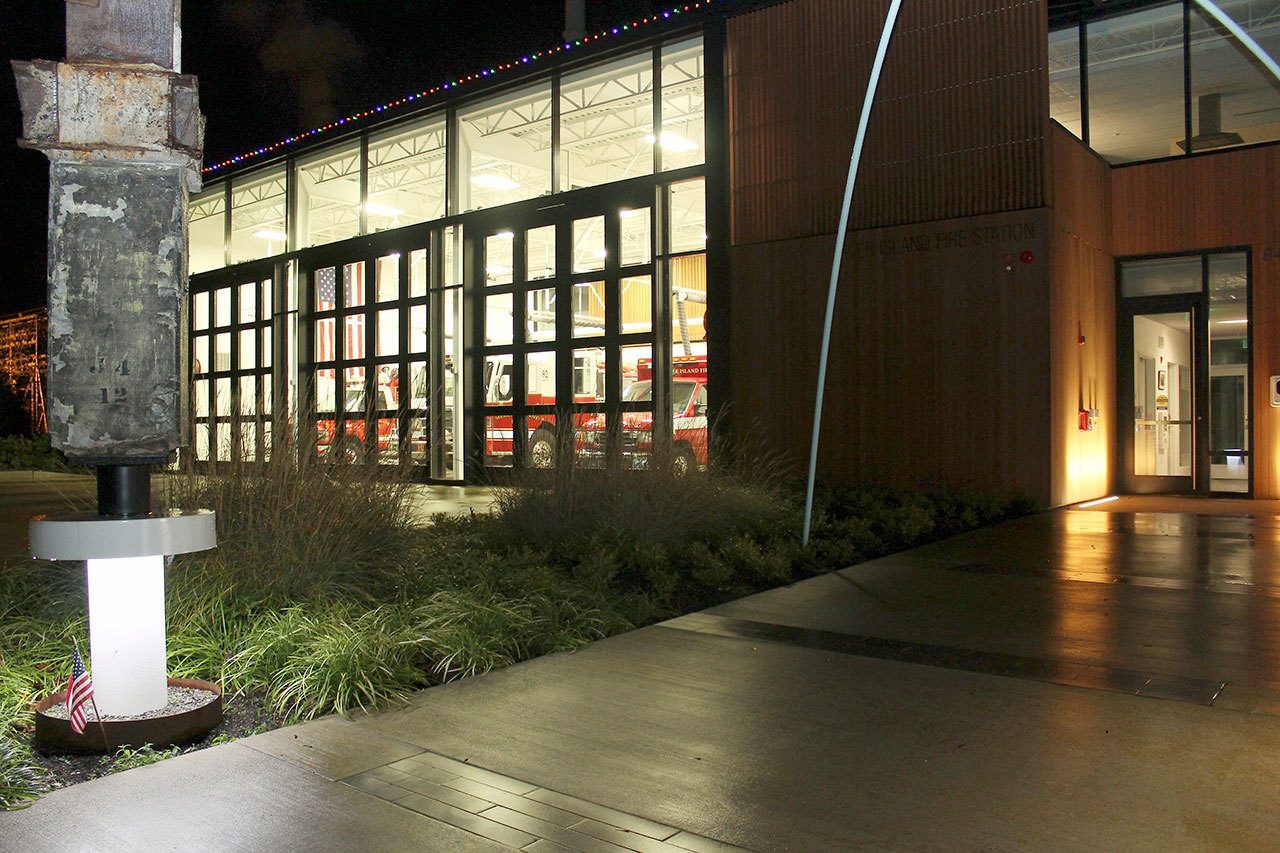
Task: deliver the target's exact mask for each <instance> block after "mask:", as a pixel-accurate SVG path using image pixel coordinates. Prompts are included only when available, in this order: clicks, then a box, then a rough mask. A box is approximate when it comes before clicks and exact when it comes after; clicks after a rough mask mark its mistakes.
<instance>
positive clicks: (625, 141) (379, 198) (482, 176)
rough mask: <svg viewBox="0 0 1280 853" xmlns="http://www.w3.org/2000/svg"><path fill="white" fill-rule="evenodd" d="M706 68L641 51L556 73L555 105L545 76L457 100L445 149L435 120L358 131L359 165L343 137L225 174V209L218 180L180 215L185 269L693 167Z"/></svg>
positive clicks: (699, 148)
mask: <svg viewBox="0 0 1280 853" xmlns="http://www.w3.org/2000/svg"><path fill="white" fill-rule="evenodd" d="M703 66H704V56H703V45H702V39H701V38H700V37H699V38H692V39H686V40H684V41H680V42H676V43H672V44H669V45H665V46H663V47H661V48H660V49H654V48H645V49H643V50H641V51H637V52H636V53H634V54H632V55H630V56H627V57H623V58H621V59H617V60H613V61H611V62H607V63H604V64H601V65H597V66H594V67H591V68H588V69H585V70H581V71H573V72H566V73H564V74H560V75H558V76H557V81H556V82H558V85H559V98H558V100H556V101H555V102H554V103H553V97H552V91H553V80H551V79H547V80H544V81H541V82H538V83H534V84H530V85H526V86H523V87H520V88H518V89H515V90H513V91H511V92H505V93H502V94H500V95H494V96H491V97H489V98H486V99H484V100H481V101H478V102H472V103H467V102H464V103H462V104H461V105H460V106H459V107H458V109H457V114H456V122H457V142H456V150H454V151H452V152H451V151H449V150H448V144H447V143H448V138H449V133H448V120H447V114H446V113H445V112H444V111H439V112H436V113H434V114H431V115H428V116H427V117H425V118H417V119H414V120H411V121H404V122H397V123H395V124H393V125H391V126H390V127H387V128H385V129H382V130H377V131H372V132H370V133H368V136H367V143H365V145H366V146H367V153H366V154H364V155H362V153H361V151H362V142H361V140H360V139H347V140H344V141H341V142H338V143H334V144H331V145H328V146H325V147H323V148H320V149H318V150H316V151H314V152H311V153H309V154H307V155H305V156H303V157H301V158H299V159H298V160H297V161H296V163H295V164H294V167H293V169H292V170H291V171H286V169H285V167H284V166H283V165H277V166H272V167H268V168H266V169H264V170H260V171H256V172H250V173H247V174H245V175H241V176H235V177H233V178H231V181H232V184H233V186H232V189H231V196H232V202H231V210H230V211H228V210H227V209H226V207H227V206H226V197H225V196H226V189H227V187H226V182H225V181H221V182H218V183H214V184H210V185H209V186H208V187H207V188H206V189H205V191H204V192H202V193H200V194H198V195H196V196H193V197H192V199H191V203H190V207H189V211H190V217H191V230H190V243H189V246H190V253H191V272H192V274H196V273H202V272H207V271H210V270H214V269H219V268H221V267H223V266H226V265H227V263H228V262H229V263H231V264H238V263H244V262H247V261H252V260H257V259H259V258H264V257H270V256H273V255H276V254H280V253H282V252H284V251H286V250H287V249H295V250H296V249H305V248H308V247H311V246H320V245H324V244H326V243H334V242H338V241H340V240H345V239H348V238H350V237H354V236H357V235H360V234H373V233H376V232H379V231H386V230H391V229H395V228H401V227H404V226H407V225H413V224H416V223H419V222H430V221H433V220H436V219H440V218H442V217H444V216H446V215H448V214H458V213H465V212H468V211H474V210H482V209H487V208H491V207H497V206H500V205H504V204H510V203H512V202H517V201H522V200H525V199H529V198H535V197H538V196H543V195H549V194H551V193H552V192H553V191H554V192H562V191H567V190H573V189H580V188H583V187H590V186H597V185H599V184H604V183H610V182H613V181H620V180H626V179H628V178H634V177H638V176H643V175H650V174H654V173H655V172H657V171H671V170H674V169H681V168H685V167H689V166H698V165H701V164H702V163H703V162H704V161H705V152H704V147H705V138H704V137H705V121H704V101H705V96H704V93H703V88H704V86H703V83H704V80H703V76H704V68H703ZM655 77H656V78H657V81H658V85H655ZM659 88H660V89H661V92H662V94H661V99H660V100H661V103H660V104H659V105H658V109H657V111H658V114H659V118H658V123H657V126H655V122H654V112H655V104H654V99H655V92H656V91H657V89H659ZM553 142H554V143H556V144H557V145H558V149H557V150H558V153H555V152H553ZM553 156H554V157H555V158H557V163H556V169H555V170H553V168H552V165H553V163H552V160H553ZM553 171H554V173H556V174H558V178H557V181H558V185H554V186H553V178H552V176H553ZM290 191H292V192H293V194H294V202H293V207H292V209H291V210H286V206H287V205H286V199H287V198H288V192H290ZM228 213H229V214H230V220H231V221H230V223H228V221H227V217H228ZM228 227H229V228H230V232H231V239H230V245H229V246H228V245H227V239H226V233H227V229H228ZM282 235H283V236H282ZM228 249H229V258H228V252H227V250H228Z"/></svg>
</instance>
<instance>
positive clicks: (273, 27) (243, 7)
mask: <svg viewBox="0 0 1280 853" xmlns="http://www.w3.org/2000/svg"><path fill="white" fill-rule="evenodd" d="M669 5H672V4H671V3H658V2H652V0H587V4H586V6H587V31H588V32H592V31H595V30H599V29H602V28H604V27H606V26H611V25H613V24H614V23H617V22H620V21H622V20H623V19H624V18H628V17H634V16H643V15H645V14H648V13H650V12H653V11H655V10H658V9H662V8H666V7H667V6H669ZM182 13H183V14H182V19H183V20H182V51H183V57H182V66H183V68H182V70H183V71H184V72H186V73H188V74H195V75H196V76H198V77H199V78H200V101H201V106H202V109H203V112H204V114H205V116H206V118H207V119H208V126H207V128H206V131H205V162H206V163H215V162H219V161H221V160H224V159H226V158H227V157H229V156H232V155H234V154H239V153H242V152H243V151H245V150H247V149H249V148H253V147H258V146H261V145H266V144H270V143H273V142H276V141H277V140H279V139H281V138H283V137H285V136H291V135H293V134H295V133H298V132H300V131H303V130H307V129H309V128H312V127H315V126H316V125H320V124H324V123H326V122H328V121H329V120H331V119H333V118H337V117H340V116H343V115H347V114H349V113H352V112H355V111H357V110H363V109H366V108H368V107H371V106H374V105H376V104H379V103H384V102H386V101H390V100H395V99H397V98H399V97H400V96H402V95H405V94H408V93H410V92H418V91H421V90H423V89H427V88H430V87H432V86H435V85H437V84H439V83H441V82H444V81H445V80H449V79H453V78H456V77H458V76H460V75H462V74H468V73H471V72H474V71H476V70H477V69H479V68H481V67H482V66H485V65H492V64H494V63H497V62H505V61H508V60H510V59H512V58H513V57H514V56H516V55H518V54H519V53H522V52H526V51H528V50H540V49H543V48H546V47H549V46H551V45H554V44H556V43H557V41H558V39H559V38H560V33H561V32H562V31H563V29H564V4H563V2H559V0H550V2H549V0H522V2H510V0H508V1H507V2H502V0H473V2H469V3H457V2H437V0H416V2H410V0H400V2H392V0H383V1H382V2H377V0H371V2H366V3H353V2H351V0H204V2H197V1H196V0H188V2H186V3H184V4H183V9H182ZM63 26H64V24H63V4H62V3H60V2H56V0H40V2H37V3H28V4H24V11H23V14H22V15H14V16H10V17H8V18H7V19H6V26H5V28H4V32H3V34H0V44H3V46H4V55H5V57H7V58H9V59H57V60H60V59H62V58H63V57H64V55H65V44H64V33H63ZM3 76H4V79H3V81H0V152H2V153H0V198H3V200H4V208H3V210H4V225H3V228H0V251H2V252H3V257H4V263H2V264H0V314H5V313H9V312H12V311H19V310H23V309H26V308H31V307H35V306H38V305H42V304H44V301H45V286H46V271H45V255H44V248H45V221H46V213H47V205H48V200H47V195H48V189H47V181H48V167H47V163H48V161H47V160H46V159H45V157H44V155H43V154H41V153H39V152H34V151H27V150H24V149H19V148H18V147H17V145H16V144H15V143H14V142H13V140H16V139H17V138H18V137H19V136H21V133H22V125H21V113H20V112H19V109H18V99H17V94H16V92H15V90H14V83H13V77H12V74H11V73H9V72H8V71H7V70H6V71H5V73H4V75H3Z"/></svg>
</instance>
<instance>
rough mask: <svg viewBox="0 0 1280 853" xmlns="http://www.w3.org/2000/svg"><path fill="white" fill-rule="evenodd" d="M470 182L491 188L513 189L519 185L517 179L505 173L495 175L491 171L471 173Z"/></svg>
mask: <svg viewBox="0 0 1280 853" xmlns="http://www.w3.org/2000/svg"><path fill="white" fill-rule="evenodd" d="M471 183H473V184H475V185H476V186H478V187H484V188H486V189H491V190H514V189H518V188H519V187H520V183H519V182H518V181H513V180H511V179H510V178H508V177H507V176H506V175H495V174H494V173H493V172H481V173H479V174H478V175H472V176H471Z"/></svg>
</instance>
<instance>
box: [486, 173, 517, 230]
mask: <svg viewBox="0 0 1280 853" xmlns="http://www.w3.org/2000/svg"><path fill="white" fill-rule="evenodd" d="M516 186H520V185H519V184H516ZM493 236H495V237H501V238H503V239H504V240H510V239H511V238H512V237H514V236H516V233H515V232H514V231H499V232H498V233H497V234H494V235H493Z"/></svg>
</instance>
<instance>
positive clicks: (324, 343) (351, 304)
mask: <svg viewBox="0 0 1280 853" xmlns="http://www.w3.org/2000/svg"><path fill="white" fill-rule="evenodd" d="M337 278H338V276H337V270H336V269H335V268H334V267H325V268H324V269H320V270H316V310H318V311H332V310H333V309H334V307H335V305H336V299H337V290H338V280H337ZM343 278H344V282H343V284H344V287H343V304H344V305H346V306H347V307H348V308H362V307H363V305H364V264H361V263H356V264H348V265H347V266H346V268H345V269H344V276H343ZM336 330H337V320H336V319H323V320H317V321H316V323H315V336H316V361H317V362H322V361H334V360H335V359H336V358H337V357H338V353H337V352H336V350H335V337H336ZM364 336H365V322H364V312H363V310H360V311H358V312H356V313H352V314H348V315H347V316H346V317H344V318H343V341H342V345H343V351H342V357H343V358H344V359H348V360H351V359H361V358H364V350H365V347H364Z"/></svg>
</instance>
